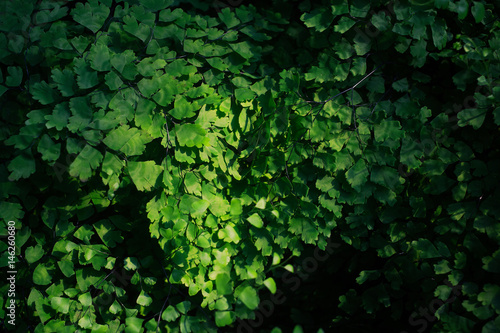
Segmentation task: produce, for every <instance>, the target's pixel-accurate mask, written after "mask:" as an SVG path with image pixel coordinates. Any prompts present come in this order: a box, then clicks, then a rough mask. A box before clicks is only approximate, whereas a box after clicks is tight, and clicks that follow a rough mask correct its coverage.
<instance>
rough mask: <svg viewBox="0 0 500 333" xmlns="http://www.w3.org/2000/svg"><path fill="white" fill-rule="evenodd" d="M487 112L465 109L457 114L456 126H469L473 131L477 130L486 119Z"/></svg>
mask: <svg viewBox="0 0 500 333" xmlns="http://www.w3.org/2000/svg"><path fill="white" fill-rule="evenodd" d="M486 114H487V112H486V111H485V110H481V109H465V110H462V111H460V112H459V113H458V114H457V118H458V126H460V127H464V126H467V125H471V126H472V128H474V129H475V130H477V129H479V128H480V127H481V126H482V125H483V123H484V120H485V119H486Z"/></svg>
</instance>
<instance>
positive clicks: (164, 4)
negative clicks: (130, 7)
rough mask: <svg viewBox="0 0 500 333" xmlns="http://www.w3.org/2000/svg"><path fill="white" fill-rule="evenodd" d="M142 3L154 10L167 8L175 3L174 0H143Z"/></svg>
mask: <svg viewBox="0 0 500 333" xmlns="http://www.w3.org/2000/svg"><path fill="white" fill-rule="evenodd" d="M140 3H141V4H142V5H143V6H144V7H146V8H147V9H150V10H151V11H153V12H157V11H159V10H160V9H165V8H168V7H170V6H172V4H173V3H174V0H141V1H140Z"/></svg>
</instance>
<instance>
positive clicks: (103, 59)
mask: <svg viewBox="0 0 500 333" xmlns="http://www.w3.org/2000/svg"><path fill="white" fill-rule="evenodd" d="M88 58H89V60H90V67H91V68H92V69H95V70H96V71H99V72H104V71H109V70H111V62H110V60H111V56H110V54H109V49H108V47H107V46H106V45H103V44H100V43H98V44H95V45H92V47H91V48H90V52H89V55H88Z"/></svg>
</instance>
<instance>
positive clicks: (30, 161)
mask: <svg viewBox="0 0 500 333" xmlns="http://www.w3.org/2000/svg"><path fill="white" fill-rule="evenodd" d="M7 168H8V170H9V171H10V172H11V174H10V175H9V180H10V181H14V180H19V179H21V178H28V177H29V176H30V175H31V174H33V173H35V170H36V166H35V159H34V158H33V154H32V153H31V150H24V151H22V152H21V154H19V155H17V156H16V157H15V158H14V159H13V160H12V161H10V163H9V166H8V167H7Z"/></svg>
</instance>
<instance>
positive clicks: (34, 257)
mask: <svg viewBox="0 0 500 333" xmlns="http://www.w3.org/2000/svg"><path fill="white" fill-rule="evenodd" d="M44 254H45V251H44V250H43V248H42V246H41V245H40V244H37V245H36V246H35V247H33V246H30V247H28V248H27V249H26V252H25V253H24V257H25V258H26V261H27V262H28V264H32V263H34V262H37V261H38V260H40V258H41V257H43V255H44Z"/></svg>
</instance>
